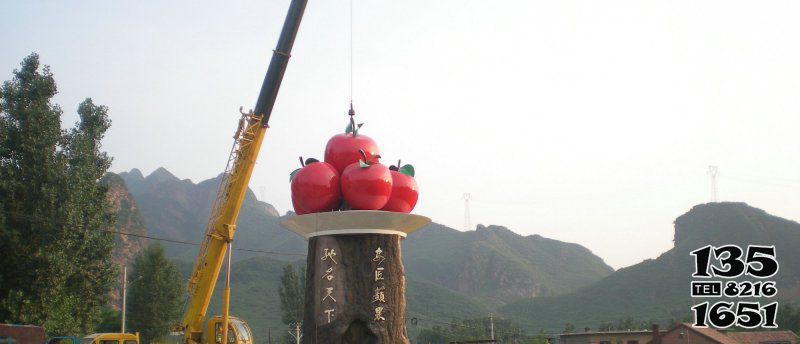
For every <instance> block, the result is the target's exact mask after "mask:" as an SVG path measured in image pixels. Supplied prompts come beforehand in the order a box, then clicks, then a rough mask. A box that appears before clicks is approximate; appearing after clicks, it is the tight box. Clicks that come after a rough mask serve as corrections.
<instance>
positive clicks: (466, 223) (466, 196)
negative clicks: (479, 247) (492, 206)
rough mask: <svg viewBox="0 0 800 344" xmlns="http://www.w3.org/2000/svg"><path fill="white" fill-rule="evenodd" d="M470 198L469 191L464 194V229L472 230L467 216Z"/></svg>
mask: <svg viewBox="0 0 800 344" xmlns="http://www.w3.org/2000/svg"><path fill="white" fill-rule="evenodd" d="M470 198H472V195H471V194H470V193H465V194H464V230H465V231H468V230H472V223H470V222H471V221H470V218H469V199H470Z"/></svg>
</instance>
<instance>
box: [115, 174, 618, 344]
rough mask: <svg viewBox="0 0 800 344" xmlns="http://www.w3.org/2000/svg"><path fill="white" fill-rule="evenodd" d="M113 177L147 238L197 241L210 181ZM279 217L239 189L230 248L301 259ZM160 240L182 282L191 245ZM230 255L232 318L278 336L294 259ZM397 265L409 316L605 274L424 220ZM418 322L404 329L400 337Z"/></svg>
mask: <svg viewBox="0 0 800 344" xmlns="http://www.w3.org/2000/svg"><path fill="white" fill-rule="evenodd" d="M119 175H120V177H122V178H123V179H124V180H125V183H126V184H127V187H128V189H129V190H130V193H131V194H132V195H133V196H134V198H135V199H136V202H137V204H138V206H139V211H140V212H141V214H142V216H143V217H144V222H145V225H146V227H147V230H148V234H149V235H152V236H155V237H162V238H167V239H173V240H181V241H187V242H198V241H200V239H201V238H202V236H203V234H204V232H205V224H206V220H207V218H208V213H209V212H210V209H211V202H212V200H213V198H214V196H215V194H216V190H217V187H218V185H219V183H220V178H219V177H217V178H213V179H209V180H206V181H203V182H200V183H198V184H194V183H192V182H191V181H190V180H186V179H184V180H181V179H179V178H177V177H175V176H174V175H172V174H171V173H169V172H168V171H167V170H166V169H163V168H159V169H158V170H156V171H154V172H153V173H151V174H150V175H149V176H147V177H145V176H143V175H142V173H141V172H140V171H139V170H136V169H134V170H131V171H130V172H124V173H120V174H119ZM287 187H288V186H287ZM291 215H293V214H292V213H289V214H287V215H285V216H291ZM280 219H281V218H280V217H279V216H278V213H277V211H275V209H274V208H273V207H272V206H271V205H269V204H267V203H264V202H261V201H258V200H257V199H256V198H255V195H254V194H253V192H252V191H250V190H248V192H247V197H246V199H245V202H244V205H243V208H242V212H241V213H240V216H239V221H238V224H237V228H238V229H237V233H236V239H235V241H234V248H244V249H255V250H263V251H271V252H275V251H277V252H282V253H295V254H296V253H305V251H306V249H307V248H306V247H307V245H306V242H305V240H303V239H302V238H301V237H299V236H297V235H295V234H294V233H291V232H289V231H287V230H286V229H284V228H283V227H281V226H280V225H279V222H280ZM163 244H164V246H165V248H166V250H167V254H168V256H170V257H171V258H173V259H175V260H178V261H182V263H181V266H183V270H184V272H185V274H186V275H187V276H188V273H189V269H191V263H190V262H192V261H194V258H195V255H196V252H197V246H194V245H186V244H174V243H163ZM233 256H234V264H233V266H232V270H233V273H232V276H231V281H232V282H231V284H232V286H231V287H232V297H231V299H232V306H231V307H232V312H233V314H236V315H237V316H240V317H242V318H244V319H245V320H247V321H248V323H250V325H251V326H252V327H253V328H254V330H255V332H256V335H258V336H259V338H264V337H263V336H265V335H266V333H267V329H268V328H271V329H273V333H274V330H276V329H280V331H281V333H282V331H283V328H284V327H285V326H284V325H282V324H281V323H280V309H279V307H278V304H279V301H278V293H277V287H278V283H279V280H280V274H281V267H282V266H283V265H285V264H287V263H289V262H292V263H293V264H298V266H299V265H300V264H304V261H298V258H300V257H298V256H297V255H283V254H269V255H266V256H265V254H263V253H254V252H242V251H235V252H234V254H233ZM403 261H404V264H405V267H406V275H407V277H406V281H407V286H408V290H407V302H408V316H409V318H411V317H419V318H420V319H423V318H428V319H430V318H435V319H442V320H445V321H450V320H456V319H467V318H475V317H481V316H486V315H487V314H488V313H489V312H491V311H492V310H493V309H495V308H496V307H497V306H500V305H503V304H505V303H506V302H508V301H512V300H517V299H520V298H538V297H541V296H548V295H558V294H561V293H565V292H569V291H573V290H576V289H578V288H581V287H583V286H586V285H589V284H590V283H592V282H595V281H597V280H600V279H601V278H603V277H605V276H607V275H609V274H610V273H611V272H612V271H613V269H611V268H610V267H609V266H608V265H606V264H605V263H604V262H603V261H602V259H600V258H599V257H597V256H595V255H594V254H592V253H591V252H590V251H589V250H588V249H586V248H584V247H582V246H580V245H577V244H571V243H565V242H560V241H557V240H551V239H547V238H543V237H541V236H538V235H532V236H521V235H518V234H515V233H514V232H512V231H511V230H509V229H506V228H504V227H499V226H488V227H485V226H478V228H477V230H476V231H469V232H460V231H457V230H454V229H452V228H448V227H446V226H443V225H440V224H436V223H433V224H431V225H429V226H427V227H425V228H422V229H420V230H419V231H417V232H415V233H412V234H411V235H409V237H408V238H407V239H406V240H404V242H403ZM217 290H219V288H217ZM218 304H219V298H215V301H214V302H212V305H211V311H212V312H217V310H218ZM428 325H430V324H427V325H425V326H428ZM422 326H423V324H420V325H419V326H414V327H409V331H411V332H412V333H413V332H414V331H416V330H415V329H418V328H420V327H422Z"/></svg>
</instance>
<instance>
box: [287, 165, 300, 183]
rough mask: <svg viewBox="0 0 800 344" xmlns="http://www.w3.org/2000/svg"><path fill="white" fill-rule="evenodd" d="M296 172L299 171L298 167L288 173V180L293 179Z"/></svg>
mask: <svg viewBox="0 0 800 344" xmlns="http://www.w3.org/2000/svg"><path fill="white" fill-rule="evenodd" d="M297 172H300V169H299V168H298V169H296V170H294V171H292V173H289V181H290V182H291V181H292V179H294V175H295V174H297Z"/></svg>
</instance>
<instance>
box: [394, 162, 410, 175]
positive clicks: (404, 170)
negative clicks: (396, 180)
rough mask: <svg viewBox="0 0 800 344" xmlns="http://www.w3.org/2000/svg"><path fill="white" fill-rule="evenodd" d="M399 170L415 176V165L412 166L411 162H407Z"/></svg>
mask: <svg viewBox="0 0 800 344" xmlns="http://www.w3.org/2000/svg"><path fill="white" fill-rule="evenodd" d="M397 172H400V173H402V174H405V175H407V176H411V177H413V176H414V166H412V165H411V164H405V165H403V167H401V168H400V169H399V170H398V171H397Z"/></svg>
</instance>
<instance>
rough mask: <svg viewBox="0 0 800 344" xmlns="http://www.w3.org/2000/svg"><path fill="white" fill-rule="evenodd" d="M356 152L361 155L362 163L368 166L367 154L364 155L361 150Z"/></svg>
mask: <svg viewBox="0 0 800 344" xmlns="http://www.w3.org/2000/svg"><path fill="white" fill-rule="evenodd" d="M358 152H359V153H361V156H362V157H363V158H364V163H365V164H369V159H367V153H364V150H363V149H359V150H358Z"/></svg>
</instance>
